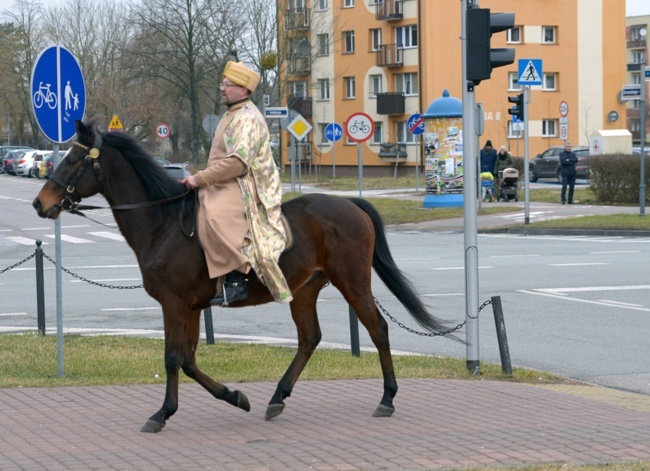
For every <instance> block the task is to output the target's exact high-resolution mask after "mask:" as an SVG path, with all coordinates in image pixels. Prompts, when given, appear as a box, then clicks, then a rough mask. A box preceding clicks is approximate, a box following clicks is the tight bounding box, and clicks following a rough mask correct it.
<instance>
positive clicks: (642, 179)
mask: <svg viewBox="0 0 650 471" xmlns="http://www.w3.org/2000/svg"><path fill="white" fill-rule="evenodd" d="M640 138H641V143H640V144H641V156H640V159H641V160H640V165H639V173H640V174H641V175H640V178H639V215H640V216H645V57H643V58H642V59H641V133H640Z"/></svg>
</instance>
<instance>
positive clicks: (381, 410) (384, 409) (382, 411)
mask: <svg viewBox="0 0 650 471" xmlns="http://www.w3.org/2000/svg"><path fill="white" fill-rule="evenodd" d="M393 412H395V408H394V407H389V406H385V405H383V404H379V406H377V408H376V409H375V412H373V414H372V416H373V417H390V416H391V415H393Z"/></svg>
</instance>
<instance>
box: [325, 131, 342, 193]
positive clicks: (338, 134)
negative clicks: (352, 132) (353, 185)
mask: <svg viewBox="0 0 650 471" xmlns="http://www.w3.org/2000/svg"><path fill="white" fill-rule="evenodd" d="M325 137H327V140H328V141H330V142H331V143H332V179H333V180H334V181H335V182H336V142H337V141H339V140H340V139H341V138H342V137H343V128H342V127H341V125H340V124H338V123H329V124H328V125H327V127H326V128H325Z"/></svg>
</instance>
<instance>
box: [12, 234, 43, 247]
mask: <svg viewBox="0 0 650 471" xmlns="http://www.w3.org/2000/svg"><path fill="white" fill-rule="evenodd" d="M7 240H11V241H13V242H16V243H18V244H22V245H32V246H35V245H36V239H28V238H27V237H21V236H11V237H7ZM43 245H48V244H47V242H43Z"/></svg>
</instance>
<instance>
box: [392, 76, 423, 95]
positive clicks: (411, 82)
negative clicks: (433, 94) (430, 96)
mask: <svg viewBox="0 0 650 471" xmlns="http://www.w3.org/2000/svg"><path fill="white" fill-rule="evenodd" d="M395 91H396V92H399V93H403V94H404V95H417V94H418V74H416V73H409V74H395Z"/></svg>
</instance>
